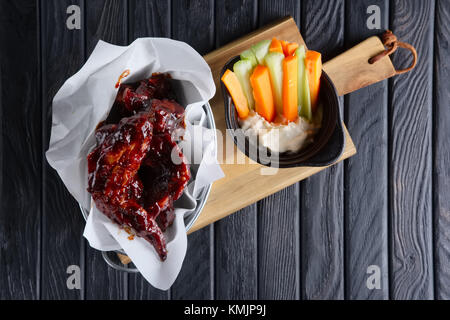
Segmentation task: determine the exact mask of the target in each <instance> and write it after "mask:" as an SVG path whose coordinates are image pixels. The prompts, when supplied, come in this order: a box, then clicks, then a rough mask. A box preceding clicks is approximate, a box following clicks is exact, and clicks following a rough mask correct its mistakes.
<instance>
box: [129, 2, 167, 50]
mask: <svg viewBox="0 0 450 320" xmlns="http://www.w3.org/2000/svg"><path fill="white" fill-rule="evenodd" d="M170 5H171V1H170V0H154V1H147V0H128V35H129V41H128V42H129V43H131V42H133V41H134V40H135V39H137V38H143V37H170V30H171V20H170V19H171V18H170Z"/></svg>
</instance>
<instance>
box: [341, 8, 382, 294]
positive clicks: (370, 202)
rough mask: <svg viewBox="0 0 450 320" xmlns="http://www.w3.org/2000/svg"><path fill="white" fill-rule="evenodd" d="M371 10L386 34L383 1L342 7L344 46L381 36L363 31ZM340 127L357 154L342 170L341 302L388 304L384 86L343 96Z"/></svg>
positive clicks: (378, 85) (373, 32) (366, 29)
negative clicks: (373, 284)
mask: <svg viewBox="0 0 450 320" xmlns="http://www.w3.org/2000/svg"><path fill="white" fill-rule="evenodd" d="M371 5H376V6H378V7H379V8H380V10H381V12H380V14H381V29H382V30H384V29H387V28H388V21H389V2H388V1H387V0H377V1H373V0H364V1H357V2H355V1H347V2H346V8H345V11H346V15H345V17H346V19H345V25H346V27H345V40H346V43H347V46H353V45H355V44H356V43H358V42H360V41H361V40H364V39H365V38H367V37H370V36H373V35H376V34H379V33H380V32H381V31H382V30H376V29H375V30H369V29H368V28H367V26H366V20H367V18H368V15H367V14H366V10H367V8H368V7H369V6H371ZM377 63H378V62H377ZM389 63H390V62H389ZM345 122H346V123H347V126H348V130H349V131H350V132H351V134H352V137H353V139H354V142H355V144H356V148H357V149H358V151H359V152H358V154H356V155H355V156H354V157H352V158H350V159H349V160H347V163H346V165H345V178H344V186H345V188H344V190H345V196H344V199H345V210H344V212H345V219H344V221H345V227H344V229H345V252H346V254H345V274H346V277H345V283H346V286H345V287H346V293H345V296H346V298H348V299H358V300H359V299H377V300H378V299H387V298H389V276H388V271H389V270H388V268H389V266H388V241H387V237H388V224H387V223H388V212H387V206H388V199H387V153H388V147H387V145H388V137H387V80H386V81H383V82H380V83H377V84H374V85H372V86H370V87H367V88H363V89H361V90H359V91H357V92H354V93H350V94H349V95H348V96H346V98H345ZM372 265H374V266H377V267H378V268H380V272H381V283H380V285H381V287H380V288H379V289H377V288H375V289H374V288H372V289H369V288H368V287H367V285H366V282H367V278H368V277H369V274H367V269H368V267H369V266H372Z"/></svg>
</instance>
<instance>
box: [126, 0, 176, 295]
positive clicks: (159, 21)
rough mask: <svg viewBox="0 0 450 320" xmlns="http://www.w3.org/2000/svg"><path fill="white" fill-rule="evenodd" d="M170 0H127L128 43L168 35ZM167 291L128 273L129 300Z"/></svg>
mask: <svg viewBox="0 0 450 320" xmlns="http://www.w3.org/2000/svg"><path fill="white" fill-rule="evenodd" d="M170 19H171V17H170V1H166V0H157V1H144V0H129V1H128V38H129V41H128V42H129V43H131V42H133V41H134V40H135V39H137V38H140V37H170V27H171V20H170ZM169 297H170V292H169V291H162V290H158V289H156V288H154V287H152V286H151V285H150V284H149V283H148V282H147V280H145V279H144V277H142V275H141V274H140V273H131V274H129V275H128V298H129V299H130V300H167V299H169Z"/></svg>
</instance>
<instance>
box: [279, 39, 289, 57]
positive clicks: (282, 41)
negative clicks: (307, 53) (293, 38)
mask: <svg viewBox="0 0 450 320" xmlns="http://www.w3.org/2000/svg"><path fill="white" fill-rule="evenodd" d="M280 43H281V47H282V48H283V53H284V55H285V56H286V57H287V56H288V54H287V46H288V44H289V42H287V41H284V40H280Z"/></svg>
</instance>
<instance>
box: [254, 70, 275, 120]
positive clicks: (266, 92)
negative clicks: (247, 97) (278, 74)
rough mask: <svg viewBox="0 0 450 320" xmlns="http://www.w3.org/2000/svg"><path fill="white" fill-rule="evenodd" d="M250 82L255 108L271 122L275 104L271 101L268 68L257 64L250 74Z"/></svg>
mask: <svg viewBox="0 0 450 320" xmlns="http://www.w3.org/2000/svg"><path fill="white" fill-rule="evenodd" d="M250 83H251V85H252V88H253V97H254V98H255V110H256V112H257V113H258V114H259V115H261V116H262V117H264V119H266V120H267V121H269V122H271V121H273V119H274V118H275V104H274V101H273V93H272V86H271V84H270V75H269V68H267V67H265V66H262V65H258V66H256V68H255V70H254V71H253V74H252V75H251V76H250Z"/></svg>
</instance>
